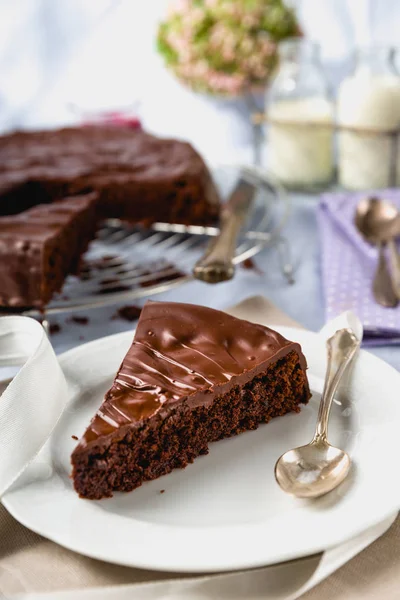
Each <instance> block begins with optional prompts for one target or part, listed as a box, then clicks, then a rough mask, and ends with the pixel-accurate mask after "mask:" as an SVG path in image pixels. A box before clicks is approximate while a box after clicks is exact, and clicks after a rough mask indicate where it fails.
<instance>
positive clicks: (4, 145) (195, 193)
mask: <svg viewBox="0 0 400 600" xmlns="http://www.w3.org/2000/svg"><path fill="white" fill-rule="evenodd" d="M88 190H96V191H97V192H98V193H99V195H100V206H101V208H102V210H103V212H104V214H106V215H107V216H112V217H119V216H120V217H121V218H125V217H126V218H132V219H133V220H139V221H140V220H147V221H149V222H151V221H153V220H154V218H157V219H158V220H165V219H166V218H167V217H168V215H169V212H168V211H170V210H171V207H172V206H173V204H174V202H175V201H176V198H177V197H178V196H180V197H181V198H182V202H183V203H184V204H185V203H186V204H187V205H189V206H190V205H191V204H193V207H192V209H191V210H192V213H193V214H192V217H193V220H196V217H197V218H198V219H200V220H201V214H200V212H199V213H198V214H197V213H196V206H197V205H198V209H199V211H200V206H201V205H203V207H204V206H207V205H209V206H210V209H209V211H208V214H207V215H204V218H205V220H208V222H210V219H211V217H212V218H214V220H215V219H216V218H217V216H218V210H217V207H218V204H219V199H218V195H217V192H216V189H215V187H214V185H213V183H212V180H211V177H210V175H209V172H208V170H207V168H206V166H205V164H204V161H203V159H202V158H201V157H200V155H199V154H198V153H197V152H196V151H195V150H194V149H193V148H192V147H191V146H190V144H187V143H184V142H181V141H178V140H172V139H160V138H156V137H154V136H152V135H149V134H147V133H145V132H143V131H139V130H135V131H133V130H132V129H131V128H130V127H123V126H118V127H116V126H107V125H101V126H89V127H79V128H65V129H59V130H54V131H37V132H15V133H13V134H10V135H7V136H2V137H1V136H0V214H3V215H6V214H15V213H18V212H21V211H23V210H26V209H28V208H30V207H32V206H34V205H36V204H41V203H45V202H51V201H52V200H54V198H60V197H63V196H66V195H69V194H75V193H82V192H83V191H88ZM186 195H188V197H187V198H186ZM149 205H150V209H149ZM211 207H215V208H211ZM203 210H204V211H205V210H206V208H203ZM156 211H157V214H154V217H153V213H156ZM172 216H175V215H172Z"/></svg>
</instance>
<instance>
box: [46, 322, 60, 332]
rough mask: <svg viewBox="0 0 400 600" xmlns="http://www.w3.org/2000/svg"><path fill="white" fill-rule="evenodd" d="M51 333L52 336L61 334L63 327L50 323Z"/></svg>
mask: <svg viewBox="0 0 400 600" xmlns="http://www.w3.org/2000/svg"><path fill="white" fill-rule="evenodd" d="M49 331H50V334H51V335H53V333H59V332H60V331H61V325H59V324H58V323H50V328H49Z"/></svg>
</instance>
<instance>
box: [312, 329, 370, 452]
mask: <svg viewBox="0 0 400 600" xmlns="http://www.w3.org/2000/svg"><path fill="white" fill-rule="evenodd" d="M359 345H360V342H359V340H358V339H357V338H356V336H355V335H354V333H353V332H352V330H351V329H339V331H337V332H336V333H335V334H334V335H333V336H332V337H331V338H329V339H328V340H327V342H326V346H327V351H328V367H327V371H326V377H325V385H324V391H323V392H322V397H321V403H320V405H319V412H318V419H317V427H316V430H315V435H314V439H313V442H320V441H322V442H327V437H328V420H329V413H330V410H331V406H332V400H333V396H334V394H335V392H336V390H337V387H338V385H339V382H340V380H341V378H342V376H343V375H344V372H345V371H346V369H347V367H348V366H349V365H350V363H351V361H352V360H353V358H354V356H355V354H356V352H357V350H358V348H359Z"/></svg>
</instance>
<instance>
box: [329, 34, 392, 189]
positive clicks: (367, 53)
mask: <svg viewBox="0 0 400 600" xmlns="http://www.w3.org/2000/svg"><path fill="white" fill-rule="evenodd" d="M394 59H395V50H394V49H393V48H390V47H384V46H383V47H376V46H371V47H368V48H364V49H360V50H358V52H357V54H356V64H355V69H354V71H353V73H352V74H351V75H350V76H349V77H347V78H346V79H344V81H343V82H342V83H341V85H340V88H339V92H338V107H337V119H338V125H339V127H340V131H339V135H338V153H339V155H338V167H339V183H340V184H341V185H342V186H343V187H345V188H348V189H352V190H357V189H373V188H382V187H387V186H389V185H393V184H395V172H396V145H397V134H396V131H397V129H398V127H399V125H400V77H399V76H398V74H397V72H396V68H395V65H394ZM399 177H400V169H399V168H398V167H397V178H398V179H397V183H399Z"/></svg>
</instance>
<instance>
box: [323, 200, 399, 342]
mask: <svg viewBox="0 0 400 600" xmlns="http://www.w3.org/2000/svg"><path fill="white" fill-rule="evenodd" d="M371 194H373V195H374V196H378V197H379V196H381V197H384V198H386V199H388V200H390V201H391V202H393V203H394V204H396V206H398V207H399V209H400V189H399V190H379V191H373V192H368V195H371ZM365 196H366V192H357V193H348V192H343V193H334V194H324V195H323V196H322V197H321V200H320V203H319V206H318V212H317V218H318V226H319V232H320V238H321V246H322V248H321V250H322V256H321V260H322V286H323V292H324V299H325V308H326V318H327V320H329V319H332V318H333V317H336V316H337V315H339V314H340V313H342V312H343V311H345V310H352V311H353V312H354V313H356V314H357V315H358V317H359V318H360V319H361V321H362V323H363V326H364V345H369V346H380V345H387V344H400V305H399V306H398V307H397V308H384V307H383V306H380V305H379V304H377V303H376V301H375V299H374V297H373V294H372V280H373V276H374V273H375V269H376V265H377V260H378V253H377V250H376V248H374V247H372V246H370V245H369V244H368V243H367V242H365V241H364V240H363V239H362V238H361V236H360V234H359V233H358V232H357V230H356V228H355V225H354V216H355V211H356V206H357V202H358V201H359V200H361V199H362V198H365Z"/></svg>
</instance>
